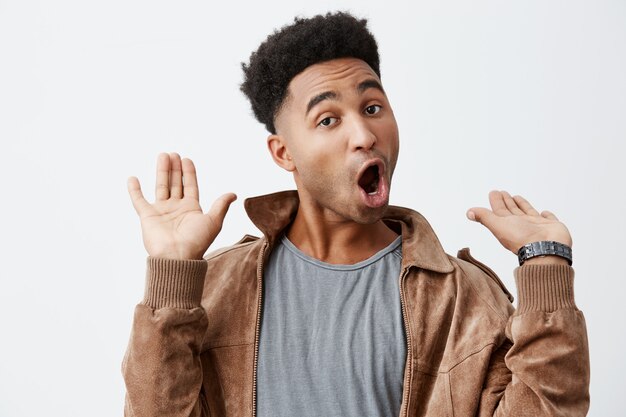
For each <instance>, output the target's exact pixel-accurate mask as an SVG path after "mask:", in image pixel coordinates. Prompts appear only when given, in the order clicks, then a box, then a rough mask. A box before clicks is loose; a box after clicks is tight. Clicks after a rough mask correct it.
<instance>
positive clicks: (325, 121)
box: [317, 117, 337, 126]
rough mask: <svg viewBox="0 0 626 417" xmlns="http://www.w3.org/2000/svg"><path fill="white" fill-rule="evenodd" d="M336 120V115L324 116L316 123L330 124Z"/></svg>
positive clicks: (321, 124)
mask: <svg viewBox="0 0 626 417" xmlns="http://www.w3.org/2000/svg"><path fill="white" fill-rule="evenodd" d="M336 122H337V118H336V117H325V118H324V119H322V121H321V122H319V123H318V124H317V125H318V126H330V125H332V124H335V123H336Z"/></svg>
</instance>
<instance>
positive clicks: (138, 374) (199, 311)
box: [122, 257, 208, 417]
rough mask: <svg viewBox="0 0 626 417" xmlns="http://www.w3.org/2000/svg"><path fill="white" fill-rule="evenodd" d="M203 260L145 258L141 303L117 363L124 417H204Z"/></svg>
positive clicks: (204, 267) (204, 269)
mask: <svg viewBox="0 0 626 417" xmlns="http://www.w3.org/2000/svg"><path fill="white" fill-rule="evenodd" d="M206 271H207V261H206V260H171V259H163V258H151V257H148V259H147V273H146V290H145V297H144V300H143V301H142V302H141V303H140V304H138V305H137V306H136V308H135V314H134V319H133V325H132V331H131V335H130V341H129V343H128V347H127V350H126V354H125V356H124V359H123V362H122V374H123V377H124V382H125V384H126V402H125V406H124V415H125V416H126V417H148V416H150V417H157V416H168V417H182V416H185V417H189V416H194V417H198V416H204V415H207V414H208V413H207V411H206V402H205V401H204V396H203V395H202V365H201V362H200V350H201V347H202V342H203V339H204V334H205V332H206V329H207V318H206V313H205V311H204V309H203V308H202V307H201V305H200V302H201V299H202V288H203V285H204V277H205V274H206Z"/></svg>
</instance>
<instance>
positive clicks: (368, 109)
mask: <svg viewBox="0 0 626 417" xmlns="http://www.w3.org/2000/svg"><path fill="white" fill-rule="evenodd" d="M380 109H382V107H381V106H380V105H378V104H372V105H371V106H367V107H366V108H365V113H367V114H376V113H378V112H379V111H380Z"/></svg>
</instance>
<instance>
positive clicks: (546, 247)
mask: <svg viewBox="0 0 626 417" xmlns="http://www.w3.org/2000/svg"><path fill="white" fill-rule="evenodd" d="M541 255H556V256H560V257H561V258H565V259H567V263H569V265H570V266H572V248H570V247H569V246H567V245H565V244H563V243H560V242H555V241H554V240H542V241H540V242H532V243H527V244H525V245H524V246H522V247H521V248H519V250H518V251H517V259H518V260H519V264H520V266H521V265H522V264H523V263H524V261H526V260H527V259H530V258H533V257H535V256H541Z"/></svg>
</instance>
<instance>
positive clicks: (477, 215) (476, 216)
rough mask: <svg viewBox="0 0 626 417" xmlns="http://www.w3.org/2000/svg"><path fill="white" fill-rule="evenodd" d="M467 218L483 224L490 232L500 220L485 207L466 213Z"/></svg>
mask: <svg viewBox="0 0 626 417" xmlns="http://www.w3.org/2000/svg"><path fill="white" fill-rule="evenodd" d="M465 214H466V216H467V218H468V219H470V220H473V221H475V222H478V223H480V224H482V225H483V226H485V227H487V228H488V229H489V230H491V228H492V227H493V224H494V222H495V221H497V219H498V217H499V216H498V215H497V214H495V213H494V212H492V211H491V210H489V209H487V208H484V207H472V208H471V209H469V210H467V213H465Z"/></svg>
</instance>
